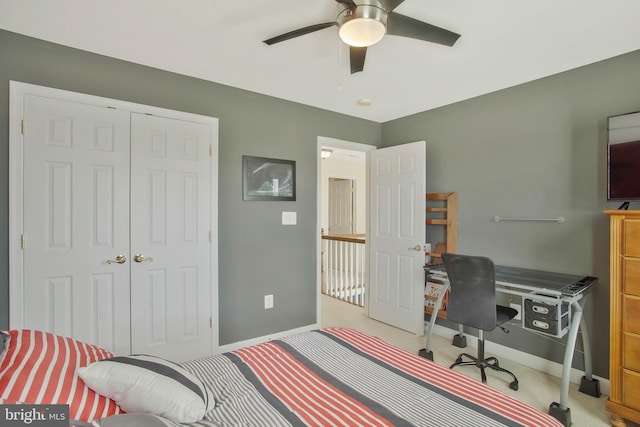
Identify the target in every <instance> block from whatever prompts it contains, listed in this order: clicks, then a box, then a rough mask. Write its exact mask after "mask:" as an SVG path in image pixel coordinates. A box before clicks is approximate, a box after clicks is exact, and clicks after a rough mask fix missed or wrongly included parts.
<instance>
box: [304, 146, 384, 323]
mask: <svg viewBox="0 0 640 427" xmlns="http://www.w3.org/2000/svg"><path fill="white" fill-rule="evenodd" d="M322 147H331V148H342V149H345V150H353V151H362V152H364V153H366V152H368V151H372V150H376V149H377V148H378V147H376V146H375V145H369V144H361V143H358V142H351V141H344V140H341V139H335V138H329V137H326V136H319V137H318V142H317V147H316V171H317V176H316V194H317V200H316V260H317V262H316V324H317V325H321V324H322V272H321V264H322V236H321V232H322V207H323V200H322V185H323V182H322V157H321V156H320V151H321V149H322ZM365 166H366V164H365ZM365 205H366V203H365ZM365 252H366V244H365ZM365 310H367V308H366V305H365Z"/></svg>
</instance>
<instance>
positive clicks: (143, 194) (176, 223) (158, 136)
mask: <svg viewBox="0 0 640 427" xmlns="http://www.w3.org/2000/svg"><path fill="white" fill-rule="evenodd" d="M131 129H132V130H131V135H132V148H131V153H132V154H131V155H132V179H131V196H132V197H131V200H132V206H131V251H132V255H133V256H134V257H135V256H136V255H138V260H139V262H136V261H134V262H133V265H132V276H131V277H132V284H131V295H132V346H133V351H134V352H136V353H148V354H156V355H160V356H163V357H166V358H169V359H171V360H178V361H179V360H186V359H193V358H196V357H201V356H206V355H209V354H211V351H212V348H211V345H212V344H211V343H212V336H211V326H210V322H211V320H210V318H211V298H212V296H211V265H210V257H211V244H210V242H209V230H211V224H210V218H211V212H210V210H211V209H210V206H211V188H210V184H209V183H210V181H211V177H210V173H211V159H210V156H209V144H210V141H211V131H210V127H208V126H206V125H201V124H197V123H191V122H183V121H179V120H174V119H167V118H163V117H157V116H149V115H140V114H133V115H132V128H131ZM160 271H162V272H163V274H164V280H165V286H164V287H161V286H153V285H152V277H154V276H153V275H152V274H151V272H158V273H159V272H160ZM159 292H162V293H163V294H162V295H160V294H159ZM157 313H165V323H164V325H162V326H166V329H165V330H164V333H160V332H159V331H161V328H160V326H161V325H160V323H159V322H158V321H157V320H158V319H160V317H156V316H157Z"/></svg>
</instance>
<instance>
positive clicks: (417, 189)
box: [367, 141, 426, 334]
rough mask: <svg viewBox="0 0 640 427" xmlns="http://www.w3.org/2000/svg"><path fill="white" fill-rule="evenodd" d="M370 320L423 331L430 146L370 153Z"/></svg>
mask: <svg viewBox="0 0 640 427" xmlns="http://www.w3.org/2000/svg"><path fill="white" fill-rule="evenodd" d="M368 167H369V183H368V185H367V188H368V189H369V199H368V200H369V209H368V215H369V221H368V224H369V233H368V235H367V242H368V243H369V257H368V259H369V265H368V270H369V291H368V292H369V298H368V310H369V316H370V317H371V318H373V319H377V320H379V321H381V322H384V323H388V324H390V325H393V326H396V327H398V328H401V329H404V330H407V331H410V332H414V333H416V334H422V333H423V332H424V270H423V267H424V260H425V258H424V249H423V245H424V243H425V227H426V225H425V208H426V201H425V193H426V143H425V142H424V141H422V142H415V143H411V144H404V145H397V146H394V147H389V148H383V149H379V150H375V151H371V152H370V153H369V161H368Z"/></svg>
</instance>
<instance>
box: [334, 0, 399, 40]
mask: <svg viewBox="0 0 640 427" xmlns="http://www.w3.org/2000/svg"><path fill="white" fill-rule="evenodd" d="M337 21H338V23H339V25H340V30H339V31H338V34H339V35H340V38H341V39H342V41H343V42H345V43H346V44H348V45H349V46H354V47H368V46H371V45H374V44H376V43H378V42H379V41H380V40H382V38H383V37H384V35H385V34H386V33H387V13H386V12H385V11H384V10H383V9H381V8H379V7H376V6H369V5H360V6H358V7H357V8H356V9H345V10H343V11H342V12H341V13H340V14H339V15H338V20H337Z"/></svg>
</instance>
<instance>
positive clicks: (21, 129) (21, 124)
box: [20, 119, 24, 135]
mask: <svg viewBox="0 0 640 427" xmlns="http://www.w3.org/2000/svg"><path fill="white" fill-rule="evenodd" d="M20 132H21V133H22V134H23V135H24V119H22V121H21V123H20Z"/></svg>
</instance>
